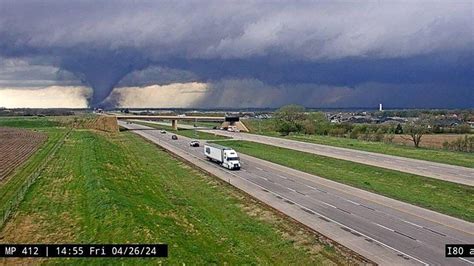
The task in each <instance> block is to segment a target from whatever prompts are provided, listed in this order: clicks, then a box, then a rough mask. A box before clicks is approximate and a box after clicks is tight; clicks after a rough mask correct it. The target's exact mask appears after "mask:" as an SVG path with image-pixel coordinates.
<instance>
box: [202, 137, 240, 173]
mask: <svg viewBox="0 0 474 266" xmlns="http://www.w3.org/2000/svg"><path fill="white" fill-rule="evenodd" d="M204 154H205V155H206V157H207V158H208V159H209V160H211V161H214V162H217V163H219V164H220V165H221V166H222V167H225V168H228V169H230V170H239V169H240V159H239V155H237V152H235V151H234V150H233V149H231V148H227V147H224V146H221V145H217V144H210V143H206V144H205V145H204Z"/></svg>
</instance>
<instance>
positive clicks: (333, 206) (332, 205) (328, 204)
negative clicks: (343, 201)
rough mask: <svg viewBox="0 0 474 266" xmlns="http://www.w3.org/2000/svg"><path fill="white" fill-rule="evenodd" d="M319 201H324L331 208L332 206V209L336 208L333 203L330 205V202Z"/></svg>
mask: <svg viewBox="0 0 474 266" xmlns="http://www.w3.org/2000/svg"><path fill="white" fill-rule="evenodd" d="M321 202H322V203H324V204H326V205H328V206H329V207H332V208H334V209H337V207H336V206H334V205H332V204H329V203H327V202H324V201H321Z"/></svg>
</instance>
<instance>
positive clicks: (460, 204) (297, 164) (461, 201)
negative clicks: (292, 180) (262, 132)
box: [219, 141, 474, 222]
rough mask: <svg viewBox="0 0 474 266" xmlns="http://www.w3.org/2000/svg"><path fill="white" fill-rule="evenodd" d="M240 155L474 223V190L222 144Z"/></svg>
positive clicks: (380, 170) (345, 163)
mask: <svg viewBox="0 0 474 266" xmlns="http://www.w3.org/2000/svg"><path fill="white" fill-rule="evenodd" d="M219 144H221V145H225V146H230V147H232V148H234V149H236V150H237V152H241V153H245V154H248V155H251V156H255V157H257V158H260V159H264V160H268V161H271V162H274V163H277V164H281V165H284V166H287V167H291V168H294V169H297V170H300V171H303V172H307V173H310V174H314V175H318V176H321V177H324V178H327V179H331V180H334V181H337V182H340V183H344V184H347V185H350V186H354V187H357V188H361V189H364V190H367V191H371V192H374V193H377V194H380V195H384V196H387V197H390V198H393V199H397V200H401V201H404V202H407V203H411V204H414V205H418V206H420V207H424V208H427V209H431V210H434V211H437V212H440V213H444V214H447V215H451V216H454V217H458V218H461V219H464V220H466V221H469V222H473V221H474V197H473V195H474V187H470V186H465V185H460V184H455V183H452V182H446V181H442V180H437V179H433V178H428V177H423V176H418V175H413V174H408V173H402V172H398V171H394V170H388V169H383V168H379V167H374V166H368V165H364V164H359V163H354V162H350V161H345V160H339V159H334V158H329V157H325V156H320V155H314V154H310V153H305V152H300V151H295V150H291V149H285V148H280V147H276V146H271V145H266V144H260V143H255V142H249V141H220V142H219Z"/></svg>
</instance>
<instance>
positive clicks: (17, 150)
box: [0, 127, 47, 180]
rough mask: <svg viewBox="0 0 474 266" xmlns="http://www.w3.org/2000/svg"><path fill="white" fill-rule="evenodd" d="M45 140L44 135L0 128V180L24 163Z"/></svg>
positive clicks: (45, 136)
mask: <svg viewBox="0 0 474 266" xmlns="http://www.w3.org/2000/svg"><path fill="white" fill-rule="evenodd" d="M46 139H47V135H46V134H44V133H38V132H33V131H30V130H25V129H15V128H7V127H0V140H1V141H0V180H2V179H4V178H6V177H7V176H8V174H10V172H12V171H13V170H14V169H16V168H17V167H19V166H20V165H21V164H22V163H23V162H25V161H26V160H27V159H28V158H29V157H30V156H31V155H32V154H33V153H34V152H35V151H36V150H37V149H38V148H39V147H40V146H41V144H43V142H44V141H45V140H46Z"/></svg>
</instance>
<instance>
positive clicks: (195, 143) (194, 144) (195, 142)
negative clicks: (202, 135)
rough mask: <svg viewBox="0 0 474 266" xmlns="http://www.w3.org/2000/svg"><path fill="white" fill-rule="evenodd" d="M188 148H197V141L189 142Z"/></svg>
mask: <svg viewBox="0 0 474 266" xmlns="http://www.w3.org/2000/svg"><path fill="white" fill-rule="evenodd" d="M189 146H191V147H199V141H197V140H192V141H191V142H189Z"/></svg>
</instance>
